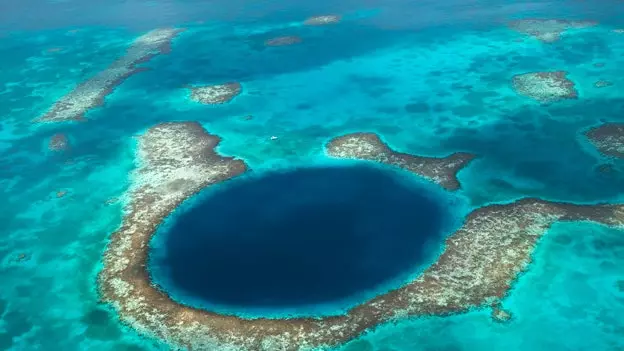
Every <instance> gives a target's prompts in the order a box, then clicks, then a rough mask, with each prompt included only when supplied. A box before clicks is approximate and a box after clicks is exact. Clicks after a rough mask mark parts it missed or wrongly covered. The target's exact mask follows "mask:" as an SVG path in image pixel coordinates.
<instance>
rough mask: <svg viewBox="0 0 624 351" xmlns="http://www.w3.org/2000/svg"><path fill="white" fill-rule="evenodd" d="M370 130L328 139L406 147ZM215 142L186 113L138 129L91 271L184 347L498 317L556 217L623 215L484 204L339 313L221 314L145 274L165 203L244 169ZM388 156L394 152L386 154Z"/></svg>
mask: <svg viewBox="0 0 624 351" xmlns="http://www.w3.org/2000/svg"><path fill="white" fill-rule="evenodd" d="M362 140H364V141H367V140H369V141H371V140H372V142H365V143H363V144H362ZM377 140H378V138H377V137H376V136H375V135H374V134H355V135H349V136H344V137H339V138H337V139H335V140H334V142H333V143H330V146H329V148H330V150H334V151H335V152H337V153H338V154H340V155H353V150H356V151H357V150H360V151H358V154H359V155H364V156H365V157H369V159H375V158H376V157H379V155H380V154H379V151H382V152H385V153H386V156H383V157H387V159H382V160H381V161H380V162H383V161H385V162H398V160H400V159H401V157H406V155H403V156H397V154H396V153H392V152H390V151H389V149H387V147H385V148H384V144H383V143H380V142H379V141H377ZM218 142H219V139H218V138H217V137H215V136H212V135H210V134H208V133H207V132H206V131H205V130H204V129H203V128H202V127H201V126H200V125H199V124H196V123H189V122H187V123H165V124H160V125H157V126H155V127H153V128H150V129H149V130H148V131H147V132H146V133H145V134H143V135H141V136H140V137H139V147H138V151H137V158H138V163H139V167H138V169H137V170H136V171H135V172H134V174H133V178H132V184H131V187H130V189H129V190H128V194H127V195H128V203H127V206H126V210H125V216H124V218H123V222H122V225H121V227H120V228H119V229H118V230H117V231H116V232H115V233H114V234H113V235H112V238H111V241H110V243H109V246H108V247H107V250H106V252H105V255H104V268H103V270H102V271H101V272H100V275H99V280H98V281H99V286H100V292H101V295H102V298H103V300H105V301H107V302H110V303H111V304H112V305H113V306H114V307H115V308H116V309H117V311H118V313H119V315H120V318H121V320H123V321H124V322H126V323H127V324H129V325H131V326H133V327H135V328H136V329H137V330H139V331H140V332H142V333H146V334H150V335H154V336H157V337H161V338H163V339H165V340H167V341H168V342H170V343H172V344H174V345H175V346H179V347H184V348H187V349H191V350H208V349H212V350H217V349H221V350H226V349H227V350H251V351H255V350H258V351H259V350H286V351H288V350H302V349H306V348H311V347H318V346H324V345H337V344H341V343H344V342H346V341H348V340H350V339H352V338H354V337H356V336H358V335H359V334H361V333H362V332H364V331H365V330H367V329H368V328H371V327H373V326H375V325H378V324H380V323H384V322H388V321H392V320H395V319H398V318H404V317H406V316H410V315H434V314H435V315H445V314H450V313H460V312H464V311H466V310H468V309H469V308H472V307H476V306H485V305H491V306H494V307H495V308H496V309H497V310H495V311H493V313H494V315H493V317H494V318H498V319H500V320H501V321H504V320H506V319H507V318H508V317H509V315H508V314H507V312H505V311H504V310H501V309H500V307H499V303H500V299H501V298H502V297H504V296H505V294H506V293H507V292H508V290H509V287H510V285H511V284H512V282H513V281H514V280H515V279H516V278H517V276H518V274H519V273H520V272H522V271H523V270H525V269H526V268H527V266H528V265H529V263H530V259H531V258H530V256H531V252H532V250H533V248H534V246H535V245H536V243H537V241H538V240H539V238H540V237H541V236H542V235H544V234H545V233H546V231H547V230H548V228H549V227H550V226H551V225H552V224H553V223H555V222H557V221H595V222H599V223H603V224H606V225H610V226H623V225H624V207H623V206H619V205H574V204H564V203H554V202H547V201H543V200H539V199H523V200H519V201H516V202H513V203H509V204H502V205H489V206H486V207H483V208H480V209H477V210H475V211H473V212H472V213H470V214H469V215H468V216H467V218H466V220H465V222H464V224H463V226H462V227H461V228H459V229H458V230H457V231H456V232H455V233H453V234H452V235H450V236H449V237H448V238H447V240H446V242H445V249H444V251H443V253H442V254H441V255H440V257H439V258H438V260H437V262H435V263H434V264H433V265H432V266H430V267H429V268H427V269H426V270H425V271H424V272H423V273H422V274H421V275H420V276H418V277H417V278H415V279H414V280H413V281H412V282H409V283H408V284H406V285H404V286H403V287H401V288H398V289H396V290H393V291H390V292H388V293H386V294H383V295H380V296H378V297H376V298H374V299H372V300H370V301H367V302H364V303H363V304H361V305H359V306H356V307H354V308H353V309H351V310H350V311H349V312H348V313H346V314H344V315H339V316H334V317H326V318H319V319H317V318H292V319H265V318H260V319H245V318H241V317H237V316H232V315H219V314H216V313H214V312H210V311H206V310H201V309H193V308H190V307H187V306H184V305H181V304H179V303H177V302H175V301H173V300H172V299H171V298H170V297H169V296H167V295H166V293H165V292H163V291H161V290H159V289H158V288H157V287H155V286H154V285H153V284H152V283H151V281H150V277H149V274H148V272H147V271H146V265H145V263H146V260H147V258H148V254H149V252H148V250H149V240H150V238H151V237H152V235H153V234H154V232H155V230H156V228H157V227H158V225H159V224H160V223H161V222H162V220H163V219H164V218H165V217H166V216H168V215H169V214H170V213H171V211H173V210H174V209H175V208H176V207H177V206H178V205H179V204H180V203H181V202H182V201H184V200H185V199H186V198H188V197H190V196H192V195H193V194H195V193H197V192H198V191H199V190H201V189H202V188H204V187H207V186H210V185H214V184H217V183H219V182H222V181H225V180H227V179H229V178H231V177H234V176H236V175H239V174H241V173H243V172H245V170H246V169H247V168H246V166H245V164H244V163H243V162H242V161H239V160H235V159H233V158H230V157H224V156H220V155H218V154H216V153H215V152H214V148H215V147H216V146H217V144H218ZM349 145H353V146H349ZM380 145H381V146H380ZM362 148H364V149H362ZM366 148H369V150H368V151H366ZM349 150H351V151H349ZM362 150H363V151H362ZM371 155H372V156H371ZM398 155H401V154H398ZM395 157H396V158H397V161H390V160H392V159H393V158H395ZM414 162H415V161H414Z"/></svg>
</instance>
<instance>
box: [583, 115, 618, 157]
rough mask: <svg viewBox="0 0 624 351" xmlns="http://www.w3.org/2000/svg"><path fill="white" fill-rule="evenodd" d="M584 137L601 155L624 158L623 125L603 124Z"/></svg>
mask: <svg viewBox="0 0 624 351" xmlns="http://www.w3.org/2000/svg"><path fill="white" fill-rule="evenodd" d="M585 136H586V137H587V138H588V139H589V141H590V142H591V143H592V144H593V145H594V146H595V147H596V148H597V149H598V151H599V152H600V153H601V154H603V155H605V156H609V157H615V158H624V124H620V123H607V124H603V125H601V126H599V127H595V128H592V129H590V130H588V131H587V132H586V133H585Z"/></svg>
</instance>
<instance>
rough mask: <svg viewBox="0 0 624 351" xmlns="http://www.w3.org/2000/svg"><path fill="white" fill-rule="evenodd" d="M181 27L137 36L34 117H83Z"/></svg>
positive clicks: (163, 51)
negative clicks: (110, 60) (105, 65)
mask: <svg viewBox="0 0 624 351" xmlns="http://www.w3.org/2000/svg"><path fill="white" fill-rule="evenodd" d="M182 31H183V30H182V29H177V28H163V29H155V30H152V31H149V32H147V33H145V34H144V35H142V36H140V37H138V38H137V39H135V40H134V42H133V43H132V45H131V46H130V47H129V48H128V50H127V51H126V54H125V55H124V56H122V57H120V58H119V59H117V60H116V61H115V62H113V63H112V64H111V65H110V66H108V68H106V69H105V70H103V71H101V72H99V73H97V74H96V75H95V76H93V77H91V78H89V79H88V80H86V81H84V82H82V83H80V84H78V86H76V87H75V88H74V89H73V90H72V91H71V92H69V93H68V94H67V95H65V96H63V97H62V98H61V99H60V100H58V101H57V102H56V103H55V104H54V105H53V106H52V108H51V109H50V110H48V112H46V113H45V114H44V115H43V116H41V117H39V118H37V119H36V120H35V121H36V122H63V121H72V120H73V121H76V120H81V119H84V115H85V113H86V112H87V111H88V110H90V109H92V108H94V107H98V106H101V105H103V104H104V99H105V98H106V96H107V95H108V94H110V93H111V92H112V91H113V90H114V89H115V87H116V86H118V85H119V84H121V83H123V81H124V80H125V79H126V78H128V77H130V76H131V75H133V74H135V73H137V72H140V71H142V70H144V69H142V68H138V67H137V65H138V64H140V63H142V62H146V61H149V60H150V59H152V58H153V57H154V56H156V55H158V54H166V53H169V51H170V50H171V41H172V40H173V39H174V38H175V37H176V36H177V35H178V34H179V33H180V32H182Z"/></svg>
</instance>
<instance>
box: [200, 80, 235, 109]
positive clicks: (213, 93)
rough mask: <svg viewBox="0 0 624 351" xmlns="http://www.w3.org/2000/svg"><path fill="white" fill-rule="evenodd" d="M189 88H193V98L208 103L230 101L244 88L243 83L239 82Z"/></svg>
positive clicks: (214, 103)
mask: <svg viewBox="0 0 624 351" xmlns="http://www.w3.org/2000/svg"><path fill="white" fill-rule="evenodd" d="M189 89H190V90H191V100H194V101H197V102H199V103H202V104H207V105H216V104H225V103H227V102H230V101H231V100H232V99H233V98H235V97H236V96H237V95H238V94H240V93H241V91H242V90H243V89H242V86H241V84H240V83H238V82H231V83H225V84H218V85H209V86H198V87H189Z"/></svg>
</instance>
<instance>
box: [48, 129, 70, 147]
mask: <svg viewBox="0 0 624 351" xmlns="http://www.w3.org/2000/svg"><path fill="white" fill-rule="evenodd" d="M48 150H50V151H57V152H58V151H66V150H69V139H68V138H67V135H65V134H63V133H56V134H54V135H53V136H52V137H50V140H49V141H48Z"/></svg>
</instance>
